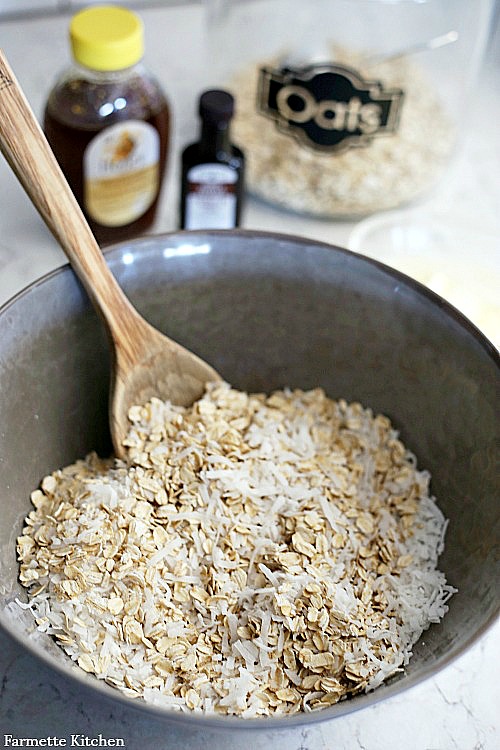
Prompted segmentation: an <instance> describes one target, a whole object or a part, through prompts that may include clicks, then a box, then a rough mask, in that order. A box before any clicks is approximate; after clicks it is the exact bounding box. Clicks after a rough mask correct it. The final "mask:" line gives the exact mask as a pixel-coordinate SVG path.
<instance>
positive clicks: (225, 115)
mask: <svg viewBox="0 0 500 750" xmlns="http://www.w3.org/2000/svg"><path fill="white" fill-rule="evenodd" d="M199 112H200V116H201V117H202V118H203V119H204V120H209V121H210V122H213V123H217V122H229V120H230V119H231V117H232V116H233V114H234V97H233V96H232V95H231V94H230V93H229V92H228V91H223V90H222V89H211V90H210V91H205V92H204V93H203V94H202V95H201V96H200V109H199Z"/></svg>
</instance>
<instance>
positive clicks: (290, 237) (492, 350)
mask: <svg viewBox="0 0 500 750" xmlns="http://www.w3.org/2000/svg"><path fill="white" fill-rule="evenodd" d="M235 235H236V236H238V237H242V238H246V239H257V240H272V241H279V242H284V243H287V244H290V245H294V246H299V245H301V246H304V245H307V246H308V247H312V248H319V249H322V250H329V251H333V252H335V253H340V254H345V255H347V256H351V257H352V256H354V257H356V258H358V259H359V260H360V262H361V263H366V264H368V265H370V266H373V267H375V268H377V269H378V270H379V271H382V272H383V273H385V274H387V275H389V276H390V277H392V278H393V279H394V280H395V281H397V282H401V283H404V284H405V285H406V286H408V287H410V288H411V289H412V290H413V291H414V292H416V293H417V294H418V295H420V296H424V297H427V298H428V299H429V300H430V301H431V303H432V304H434V305H437V306H438V307H440V308H441V309H442V310H443V311H444V313H445V314H446V315H447V316H449V317H451V318H452V319H453V320H454V321H455V322H456V323H458V324H459V325H460V326H461V327H462V328H464V329H465V330H466V331H467V332H468V333H469V334H471V335H472V336H473V338H474V339H475V340H476V342H477V343H479V344H480V345H481V347H482V348H483V349H484V350H485V352H486V353H487V354H488V355H489V356H490V357H491V358H492V359H493V362H494V363H495V364H496V366H497V369H498V371H499V373H500V352H499V351H498V350H497V348H496V347H495V346H494V345H493V344H492V342H491V341H490V340H489V339H488V338H487V337H486V336H485V334H483V333H482V331H481V330H480V329H479V328H478V327H477V326H476V325H475V324H474V323H472V322H471V321H470V320H469V319H468V318H467V317H466V316H465V315H464V314H463V313H462V312H460V311H459V310H458V309H457V308H456V307H454V306H453V305H452V304H451V303H450V302H448V301H447V300H445V299H444V298H443V297H441V296H440V295H439V294H437V293H436V292H434V291H433V290H431V289H429V288H428V287H426V286H425V285H424V284H422V283H421V282H419V281H416V280H415V279H413V278H412V277H410V276H408V275H406V274H405V273H403V272H401V271H399V270H397V269H395V268H393V267H391V266H389V265H387V264H386V263H383V262H382V261H379V260H376V259H374V258H371V257H368V256H365V255H363V254H362V253H360V252H357V251H353V250H349V249H347V248H344V247H340V246H337V245H333V244H330V243H327V242H323V241H319V240H315V239H310V238H307V237H302V236H300V235H295V234H286V233H283V232H268V231H264V230H248V229H236V230H216V229H215V230H211V229H210V230H177V231H172V232H162V233H158V234H151V235H145V236H143V237H137V238H135V239H132V240H129V241H125V242H119V243H115V244H113V245H110V246H109V247H106V248H104V255H105V257H106V260H107V261H108V264H109V265H110V266H111V267H113V266H114V265H117V266H118V265H119V264H120V263H121V264H123V256H124V254H125V253H126V252H130V250H132V249H134V248H138V247H143V248H144V247H146V248H147V247H148V246H151V248H152V246H153V245H154V244H155V243H157V242H158V241H168V240H172V239H174V238H181V239H183V238H189V237H192V238H198V239H199V238H201V237H205V238H207V237H213V238H216V237H220V236H226V237H227V236H235ZM68 272H72V269H71V266H70V263H69V262H66V263H63V264H61V265H60V266H58V267H57V268H54V269H52V270H51V271H48V272H47V273H45V274H43V275H42V276H40V277H39V278H37V279H35V280H34V281H32V282H30V283H29V284H27V285H26V286H24V287H23V288H22V289H20V290H19V291H18V292H17V293H16V294H14V295H13V296H12V297H11V298H10V299H8V300H7V301H6V302H4V303H3V304H2V305H1V306H0V325H1V319H2V317H3V316H4V315H5V314H6V313H7V311H8V310H9V309H10V308H11V307H12V306H13V305H15V304H16V303H17V301H18V300H19V299H21V298H22V297H24V296H26V295H27V294H30V293H31V292H32V291H33V290H34V289H36V288H37V287H38V286H41V285H44V284H46V283H48V282H49V281H50V280H52V279H53V278H56V277H58V276H60V275H62V274H64V273H68ZM498 620H500V601H499V602H498V603H497V606H496V608H495V610H494V611H493V613H492V614H491V615H490V617H489V618H488V619H487V620H486V621H485V623H483V624H482V625H481V627H479V628H478V630H476V631H475V633H473V634H472V635H470V636H469V637H468V638H467V639H466V640H465V641H464V642H463V643H462V644H461V645H460V646H459V647H456V648H455V649H451V650H450V651H449V652H447V653H446V654H444V655H443V656H441V657H439V658H438V659H437V660H436V661H435V662H433V663H432V665H429V666H428V667H426V668H424V669H423V670H422V671H421V673H420V674H418V675H415V676H411V675H410V676H406V677H397V678H395V679H394V680H391V679H389V680H388V681H387V682H386V683H382V685H380V686H379V687H378V688H377V689H376V690H373V691H371V692H369V693H360V694H358V695H356V696H354V697H353V698H351V699H346V700H341V701H340V702H338V703H336V704H334V705H333V706H331V707H329V708H325V709H322V710H320V711H308V712H299V713H297V714H293V715H284V716H277V717H276V716H263V717H257V718H247V719H245V718H242V717H239V716H226V715H223V716H219V715H215V714H205V713H201V712H200V713H198V712H184V711H179V710H175V709H169V708H166V707H162V706H158V705H155V704H152V703H148V702H146V701H145V700H143V699H140V698H139V699H137V698H131V697H128V696H127V695H125V694H124V693H122V692H121V691H120V690H118V689H117V688H113V687H111V686H110V685H108V684H106V683H105V682H104V681H103V680H98V679H96V678H95V677H94V676H93V675H87V674H86V673H84V672H81V670H79V668H78V667H77V666H76V664H75V663H74V662H72V661H71V660H70V659H69V657H68V661H67V662H65V661H61V662H59V661H55V660H54V658H53V657H52V656H51V655H50V654H49V653H48V652H47V651H45V650H44V649H43V647H42V646H41V645H40V644H38V643H37V642H36V641H34V640H33V641H31V640H26V637H25V634H24V633H23V634H21V633H19V632H18V631H17V630H16V629H15V628H14V627H13V623H12V619H11V618H7V617H5V615H4V611H3V610H0V628H1V630H2V631H3V632H5V634H6V635H7V636H8V637H10V638H12V639H13V640H14V641H15V642H17V643H18V644H19V645H21V646H22V647H23V648H24V649H26V650H27V651H28V652H29V653H30V654H31V655H33V656H34V657H35V658H37V659H38V660H40V661H41V662H43V663H44V664H45V665H47V666H48V667H50V668H51V669H53V670H55V671H56V672H57V673H58V674H60V675H61V676H63V677H65V678H68V679H69V680H70V681H73V682H74V684H75V685H78V686H80V687H84V688H85V689H87V690H89V691H90V692H91V693H92V694H93V695H94V696H97V695H101V696H102V697H103V698H106V699H108V700H110V701H111V702H118V703H119V704H121V706H122V707H124V708H127V709H132V710H133V711H137V712H140V713H141V714H142V715H143V716H144V715H149V716H151V717H154V718H156V719H158V720H161V721H169V722H177V723H178V724H184V725H189V726H190V727H191V728H202V727H206V728H212V729H219V730H226V729H227V730H234V729H240V730H241V729H243V730H254V731H255V730H256V729H258V730H277V729H289V728H292V727H296V726H303V725H306V724H307V725H309V724H316V723H320V722H324V721H330V720H333V719H339V718H340V717H341V716H345V715H347V714H351V713H354V712H356V711H360V710H362V709H363V708H366V707H368V706H373V705H375V704H378V703H380V702H381V701H383V700H386V699H388V698H390V697H393V696H395V695H399V694H402V693H406V692H407V691H408V690H410V689H411V688H413V687H415V686H417V685H419V684H421V683H422V682H424V681H426V680H428V679H430V678H431V677H434V676H435V675H436V674H438V673H439V672H441V671H442V670H443V669H444V668H445V667H447V666H449V665H450V664H452V663H453V662H455V661H456V660H457V659H459V658H460V657H461V656H462V655H463V654H465V653H466V652H467V651H469V649H470V648H471V647H472V646H473V645H475V644H476V643H477V642H478V641H479V640H480V639H481V638H482V637H483V636H484V635H485V634H486V633H487V632H488V631H489V630H490V629H491V628H492V627H493V626H494V624H495V623H496V622H497V621H498ZM424 638H425V632H424V633H423V634H422V635H421V637H420V640H421V639H424Z"/></svg>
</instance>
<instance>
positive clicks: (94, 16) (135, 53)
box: [69, 5, 144, 70]
mask: <svg viewBox="0 0 500 750" xmlns="http://www.w3.org/2000/svg"><path fill="white" fill-rule="evenodd" d="M69 33H70V41H71V49H72V52H73V57H74V58H75V60H76V62H78V63H80V64H81V65H84V66H85V67H86V68H92V69H93V70H122V69H123V68H129V67H130V66H132V65H135V63H137V62H138V61H139V60H140V59H141V57H142V55H143V52H144V31H143V25H142V21H141V19H140V18H139V16H137V15H136V14H135V13H133V12H132V11H130V10H128V9H127V8H121V7H119V6H116V5H100V6H95V7H92V8H86V9H85V10H82V11H80V12H79V13H77V14H76V15H75V16H73V18H72V20H71V24H70V28H69Z"/></svg>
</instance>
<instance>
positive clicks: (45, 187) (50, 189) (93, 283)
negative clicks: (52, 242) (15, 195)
mask: <svg viewBox="0 0 500 750" xmlns="http://www.w3.org/2000/svg"><path fill="white" fill-rule="evenodd" d="M0 150H1V151H2V152H3V154H4V156H5V158H6V159H7V161H8V162H9V164H10V166H11V167H12V169H13V170H14V172H15V173H16V175H17V177H18V179H19V181H20V182H21V184H22V185H23V187H24V189H25V191H26V193H27V194H28V196H29V197H30V199H31V201H32V203H33V204H34V206H35V208H36V209H37V210H38V212H39V213H40V215H41V216H42V218H43V220H44V221H45V223H46V224H47V226H48V228H49V229H50V231H51V232H52V234H53V235H54V237H55V238H56V239H57V241H58V242H59V244H60V245H61V247H62V249H63V250H64V252H65V253H66V255H67V257H68V259H69V261H70V263H71V265H72V267H73V269H74V271H75V272H76V274H77V275H78V277H79V279H80V281H81V282H82V284H83V286H84V287H85V289H86V291H87V293H88V295H89V297H90V299H91V301H92V303H93V305H94V307H95V308H96V310H97V312H98V313H99V314H100V316H101V317H102V319H103V321H104V324H105V327H106V329H107V332H108V335H109V338H110V340H111V348H112V353H113V368H112V377H111V392H110V402H109V419H110V428H111V437H112V440H113V446H114V449H115V452H116V454H117V455H118V456H119V457H122V458H124V457H125V451H124V448H123V446H122V442H123V439H124V438H125V436H126V434H127V431H128V427H129V422H128V417H127V415H128V410H129V408H130V407H131V406H132V405H133V404H143V403H145V402H146V401H147V400H148V399H149V398H151V397H152V396H158V397H159V398H162V399H165V400H170V401H172V403H174V404H179V405H183V406H188V405H190V404H192V403H193V402H194V401H196V399H198V398H199V397H200V396H201V395H202V393H203V391H204V389H205V386H206V384H207V382H210V381H214V380H220V376H219V375H218V374H217V372H215V370H214V369H213V368H212V367H210V366H209V365H208V364H206V363H205V362H203V360H201V359H200V358H199V357H197V356H196V355H195V354H193V353H192V352H190V351H188V350H187V349H185V348H184V347H182V346H180V345H179V344H177V343H176V342H175V341H172V340H171V339H169V338H167V336H164V335H163V334H161V333H160V332H159V331H157V330H156V329H155V328H153V327H152V326H151V325H150V324H149V323H147V322H146V321H145V320H144V318H142V317H141V316H140V315H139V313H138V312H137V311H136V310H135V308H134V307H132V305H131V304H130V302H129V301H128V300H127V298H126V297H125V295H124V293H123V292H122V290H121V288H120V287H119V286H118V283H117V282H116V280H115V278H114V276H113V275H112V273H111V271H110V270H109V268H108V266H107V265H106V261H105V260H104V256H103V254H102V252H101V250H100V248H99V245H98V244H97V241H96V239H95V238H94V236H93V234H92V232H91V230H90V227H89V225H88V224H87V221H86V219H85V217H84V216H83V214H82V212H81V210H80V207H79V205H78V203H77V201H76V199H75V197H74V195H73V193H72V192H71V189H70V187H69V185H68V183H67V182H66V179H65V177H64V175H63V173H62V172H61V170H60V168H59V165H58V163H57V161H56V158H55V156H54V154H53V153H52V150H51V148H50V146H49V144H48V143H47V140H46V139H45V136H44V134H43V132H42V130H41V128H40V126H39V124H38V122H37V120H36V118H35V116H34V114H33V111H32V110H31V108H30V106H29V104H28V102H27V100H26V98H25V96H24V94H23V92H22V90H21V88H20V86H19V84H18V82H17V81H16V78H15V76H14V74H13V72H12V70H11V68H10V66H9V64H8V62H7V60H6V59H5V56H4V54H3V53H2V51H1V50H0Z"/></svg>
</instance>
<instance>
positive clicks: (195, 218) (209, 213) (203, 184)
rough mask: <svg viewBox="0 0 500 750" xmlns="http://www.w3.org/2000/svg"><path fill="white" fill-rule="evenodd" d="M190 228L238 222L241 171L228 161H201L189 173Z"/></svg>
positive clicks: (220, 226)
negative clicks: (238, 189)
mask: <svg viewBox="0 0 500 750" xmlns="http://www.w3.org/2000/svg"><path fill="white" fill-rule="evenodd" d="M187 181H188V185H187V191H186V217H185V222H184V226H185V228H186V229H232V228H233V227H234V226H235V225H236V205H237V195H236V183H237V182H238V173H237V172H236V170H235V169H233V168H232V167H229V166H228V165H227V164H198V165H196V166H195V167H191V169H190V170H189V171H188V173H187Z"/></svg>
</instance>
